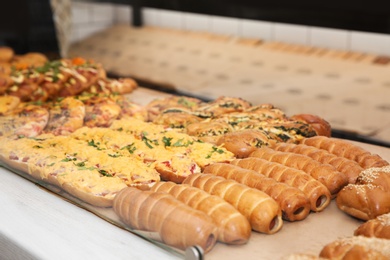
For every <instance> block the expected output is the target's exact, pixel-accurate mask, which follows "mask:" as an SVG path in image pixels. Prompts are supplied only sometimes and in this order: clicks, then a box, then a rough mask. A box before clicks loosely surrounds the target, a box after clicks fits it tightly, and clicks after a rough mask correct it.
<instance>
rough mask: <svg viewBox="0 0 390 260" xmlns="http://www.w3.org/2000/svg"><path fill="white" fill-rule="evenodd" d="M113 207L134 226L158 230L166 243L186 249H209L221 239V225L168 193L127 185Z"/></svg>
mask: <svg viewBox="0 0 390 260" xmlns="http://www.w3.org/2000/svg"><path fill="white" fill-rule="evenodd" d="M113 209H114V211H115V213H116V214H117V215H118V216H119V217H120V219H121V220H122V221H123V222H124V223H125V224H127V225H129V226H130V227H131V228H133V229H136V230H145V231H152V232H158V234H159V235H160V237H161V239H162V241H163V242H164V243H166V244H168V245H170V246H173V247H177V248H179V249H182V250H185V249H186V248H187V247H190V246H195V245H198V246H200V247H202V248H203V250H204V251H205V252H208V251H210V250H211V249H212V248H213V246H214V245H215V243H216V240H217V236H218V233H217V229H218V228H217V226H216V225H215V224H214V222H213V221H212V219H211V218H210V217H209V216H207V215H206V214H205V213H203V212H201V211H199V210H195V209H193V208H191V207H189V206H187V205H185V204H184V203H182V202H180V201H179V200H177V199H175V198H174V197H173V196H172V195H170V194H168V193H166V192H153V191H141V190H138V189H136V188H132V187H128V188H124V189H123V190H121V191H120V192H119V193H118V194H117V195H116V197H115V199H114V205H113Z"/></svg>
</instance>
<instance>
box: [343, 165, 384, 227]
mask: <svg viewBox="0 0 390 260" xmlns="http://www.w3.org/2000/svg"><path fill="white" fill-rule="evenodd" d="M389 198H390V166H386V167H377V168H369V169H366V170H364V171H362V172H361V173H360V174H359V176H358V178H357V181H356V183H355V184H348V185H347V186H345V187H344V188H343V189H342V190H341V191H340V192H339V194H338V195H337V199H336V203H337V206H338V207H339V209H341V210H342V211H344V212H345V213H347V214H349V215H351V216H353V217H355V218H359V219H362V220H369V219H373V218H376V217H378V216H379V215H382V214H386V213H389V212H390V199H389Z"/></svg>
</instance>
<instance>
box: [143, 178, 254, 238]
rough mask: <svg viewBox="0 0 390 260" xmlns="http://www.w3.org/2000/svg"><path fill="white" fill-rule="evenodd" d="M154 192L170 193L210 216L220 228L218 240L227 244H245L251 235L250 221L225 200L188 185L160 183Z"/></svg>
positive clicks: (153, 189) (154, 187) (153, 188)
mask: <svg viewBox="0 0 390 260" xmlns="http://www.w3.org/2000/svg"><path fill="white" fill-rule="evenodd" d="M151 190H152V191H162V192H168V193H169V194H171V195H172V196H174V197H175V198H177V199H178V200H180V201H181V202H183V203H185V204H187V205H188V206H190V207H192V208H194V209H197V210H200V211H203V212H204V213H206V214H207V215H209V216H210V217H211V218H212V219H213V220H214V223H215V224H216V225H217V226H218V234H219V236H218V240H219V241H221V242H223V243H226V244H234V245H238V244H245V243H247V242H248V240H249V238H250V235H251V226H250V224H249V222H248V220H247V219H246V218H245V217H244V216H243V215H242V214H241V213H240V212H238V211H237V210H236V209H235V208H234V207H233V206H232V205H231V204H229V203H228V202H226V201H225V200H224V199H222V198H220V197H218V196H214V195H211V194H209V193H207V192H205V191H203V190H201V189H198V188H195V187H191V186H189V185H186V184H175V183H173V182H158V183H156V184H155V185H154V186H153V187H152V188H151Z"/></svg>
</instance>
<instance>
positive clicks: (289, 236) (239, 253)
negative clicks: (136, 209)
mask: <svg viewBox="0 0 390 260" xmlns="http://www.w3.org/2000/svg"><path fill="white" fill-rule="evenodd" d="M351 142H354V143H355V144H358V145H359V146H361V147H363V148H365V149H367V150H368V151H370V152H372V153H376V154H379V155H380V156H381V157H382V158H384V159H386V160H390V149H388V148H385V147H380V146H376V145H370V144H365V143H360V142H355V141H351ZM2 166H4V167H5V168H7V169H9V170H10V171H12V172H14V173H16V174H18V175H20V176H22V177H24V178H26V179H28V180H29V181H31V182H34V183H35V184H36V185H37V186H39V187H41V188H43V189H45V190H46V191H47V192H50V193H52V194H53V195H55V196H58V197H60V198H61V199H63V200H66V201H68V202H69V203H72V204H74V205H75V206H77V207H80V208H83V209H85V210H87V211H89V212H90V213H91V214H94V215H96V217H99V218H102V219H104V220H105V221H107V222H109V223H111V224H113V225H115V226H117V227H119V228H122V229H125V230H127V231H129V232H131V233H133V234H136V235H137V236H139V237H140V239H145V240H147V241H149V242H150V243H151V244H153V245H156V246H159V247H161V248H163V249H164V250H167V251H168V252H170V253H172V255H175V256H179V257H182V258H183V259H191V260H192V259H193V260H196V259H199V260H200V259H204V258H207V259H208V260H213V259H224V260H229V259H239V258H240V257H242V258H245V259H254V258H256V259H264V260H268V259H282V258H283V257H286V256H288V255H290V254H294V253H308V254H314V255H318V254H319V252H320V251H321V249H322V248H323V247H324V246H325V245H326V244H328V243H330V242H332V241H334V240H336V239H339V238H342V237H347V236H352V235H353V232H354V230H355V229H356V228H357V227H358V226H359V225H360V224H362V223H363V222H362V221H361V220H358V219H355V218H352V217H350V216H349V215H347V214H345V213H344V212H342V211H340V210H339V209H338V208H337V205H336V203H335V201H332V202H331V203H330V205H329V206H328V207H327V208H326V209H325V210H324V211H322V212H318V213H313V212H312V213H311V214H310V215H309V216H308V217H307V218H306V219H304V220H302V221H297V222H287V221H284V225H283V228H282V229H281V230H280V231H279V232H277V233H276V234H272V235H268V234H262V233H258V232H252V235H251V238H250V240H249V242H248V243H247V244H245V245H226V244H223V243H219V242H218V243H217V244H216V245H215V247H214V248H213V249H212V250H211V251H210V252H208V253H207V254H205V255H204V254H203V252H202V251H199V248H198V247H190V248H188V249H187V250H185V251H182V250H178V249H175V248H172V247H170V246H167V245H165V244H163V243H161V241H160V239H159V236H158V235H157V234H156V233H153V232H142V231H138V230H132V229H130V228H128V227H127V226H126V225H124V224H123V222H121V221H120V219H119V218H118V216H116V214H115V213H114V211H113V210H112V208H99V207H94V206H91V205H89V204H86V203H84V202H82V201H80V200H78V199H77V198H75V197H73V196H71V195H69V194H68V193H66V192H64V191H62V190H61V189H59V188H57V187H54V186H52V185H49V184H47V183H44V182H41V181H37V180H35V179H33V178H31V177H30V176H29V175H28V174H25V173H23V172H19V171H15V170H14V169H12V168H10V167H8V165H4V164H3V165H2Z"/></svg>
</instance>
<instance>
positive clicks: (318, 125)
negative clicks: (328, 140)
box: [290, 114, 332, 137]
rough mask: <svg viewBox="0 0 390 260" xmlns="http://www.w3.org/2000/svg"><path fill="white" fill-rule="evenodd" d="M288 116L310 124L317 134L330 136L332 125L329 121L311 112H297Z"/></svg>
mask: <svg viewBox="0 0 390 260" xmlns="http://www.w3.org/2000/svg"><path fill="white" fill-rule="evenodd" d="M290 118H291V119H292V120H297V121H302V122H305V123H307V124H309V125H311V126H312V127H313V129H314V131H315V132H316V133H317V135H320V136H327V137H330V136H331V134H332V127H331V125H330V124H329V122H328V121H326V120H325V119H323V118H321V117H319V116H316V115H312V114H297V115H293V116H291V117H290Z"/></svg>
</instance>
